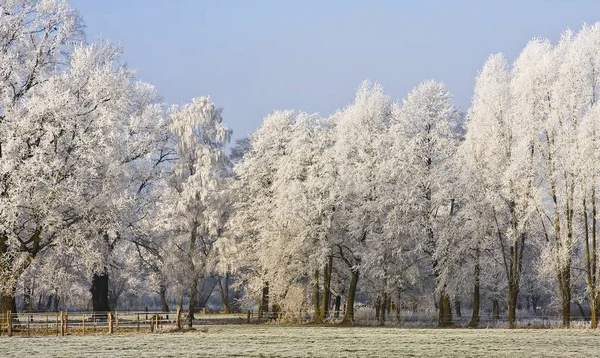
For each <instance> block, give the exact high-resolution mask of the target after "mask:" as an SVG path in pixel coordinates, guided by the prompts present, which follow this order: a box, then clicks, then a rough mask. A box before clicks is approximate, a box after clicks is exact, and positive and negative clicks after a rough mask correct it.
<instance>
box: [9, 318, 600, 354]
mask: <svg viewBox="0 0 600 358" xmlns="http://www.w3.org/2000/svg"><path fill="white" fill-rule="evenodd" d="M0 356H2V357H17V356H19V357H81V356H93V357H115V356H116V357H182V356H183V357H388V356H389V357H437V358H439V357H507V356H510V357H582V356H586V357H597V356H600V333H599V332H596V331H592V330H586V329H572V330H563V329H552V330H539V329H529V330H525V329H523V330H505V329H489V330H488V329H476V330H472V329H401V328H373V327H310V326H291V327H290V326H252V325H223V326H198V330H197V331H191V332H186V333H173V334H141V335H140V334H129V335H128V334H123V335H113V336H110V337H109V336H102V335H96V336H67V337H34V338H27V337H12V338H6V337H2V338H1V339H0Z"/></svg>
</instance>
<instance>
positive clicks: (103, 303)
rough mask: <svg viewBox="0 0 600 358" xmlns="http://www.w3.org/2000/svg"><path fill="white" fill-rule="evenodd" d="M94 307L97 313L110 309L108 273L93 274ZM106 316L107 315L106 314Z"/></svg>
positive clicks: (91, 290)
mask: <svg viewBox="0 0 600 358" xmlns="http://www.w3.org/2000/svg"><path fill="white" fill-rule="evenodd" d="M90 292H91V293H92V309H93V311H94V312H96V313H104V314H106V312H109V311H110V305H109V300H108V273H106V272H105V273H95V274H94V276H92V288H91V289H90ZM104 316H106V315H104Z"/></svg>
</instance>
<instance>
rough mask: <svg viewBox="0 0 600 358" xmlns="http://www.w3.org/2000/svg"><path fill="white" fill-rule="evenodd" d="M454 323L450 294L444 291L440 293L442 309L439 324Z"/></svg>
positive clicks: (447, 324) (443, 325) (442, 325)
mask: <svg viewBox="0 0 600 358" xmlns="http://www.w3.org/2000/svg"><path fill="white" fill-rule="evenodd" d="M450 325H452V309H451V304H450V296H449V295H448V294H447V293H444V292H442V293H441V295H440V310H439V317H438V326H440V327H447V326H450Z"/></svg>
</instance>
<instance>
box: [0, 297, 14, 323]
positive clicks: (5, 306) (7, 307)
mask: <svg viewBox="0 0 600 358" xmlns="http://www.w3.org/2000/svg"><path fill="white" fill-rule="evenodd" d="M1 297H2V298H1V300H0V301H2V314H1V315H0V319H2V321H0V324H1V323H2V322H6V312H7V311H10V312H11V313H16V312H17V301H16V300H15V296H14V294H13V295H2V296H1Z"/></svg>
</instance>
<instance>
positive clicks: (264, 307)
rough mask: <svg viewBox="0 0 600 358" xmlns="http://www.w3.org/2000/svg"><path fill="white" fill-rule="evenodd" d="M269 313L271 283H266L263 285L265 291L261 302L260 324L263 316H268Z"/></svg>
mask: <svg viewBox="0 0 600 358" xmlns="http://www.w3.org/2000/svg"><path fill="white" fill-rule="evenodd" d="M268 312H269V283H268V282H265V283H264V284H263V289H262V298H261V302H260V312H259V318H258V320H259V322H260V319H261V318H262V317H260V316H262V315H266V314H268Z"/></svg>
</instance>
